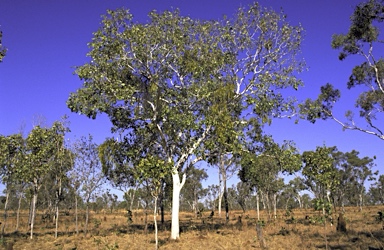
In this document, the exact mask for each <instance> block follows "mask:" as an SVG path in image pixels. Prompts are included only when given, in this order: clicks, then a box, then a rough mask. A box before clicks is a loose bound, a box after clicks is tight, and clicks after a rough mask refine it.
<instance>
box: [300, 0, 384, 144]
mask: <svg viewBox="0 0 384 250" xmlns="http://www.w3.org/2000/svg"><path fill="white" fill-rule="evenodd" d="M383 20H384V2H383V1H380V0H369V1H367V2H364V3H361V4H359V5H357V6H356V8H355V10H354V12H353V14H352V16H351V25H350V27H349V30H348V33H346V34H335V35H333V37H332V48H334V49H339V50H341V52H340V54H339V59H340V60H345V59H346V58H347V57H348V56H352V55H358V56H361V57H362V58H363V62H362V63H361V64H360V65H357V66H355V67H354V68H353V70H352V74H351V75H350V77H349V80H348V82H347V87H348V89H351V88H356V87H359V89H360V88H361V87H362V89H364V90H363V91H361V93H360V95H359V97H358V98H357V100H356V102H355V107H356V108H357V109H358V111H359V116H360V117H361V118H362V119H363V120H365V123H366V126H363V125H360V123H361V121H360V120H361V119H360V120H359V119H356V118H355V116H354V112H353V111H351V110H347V111H346V113H345V117H346V121H342V120H341V119H340V118H338V117H336V116H335V115H334V113H333V109H334V107H335V103H336V102H337V101H338V100H339V99H340V97H341V92H340V90H338V89H336V88H335V87H334V86H333V85H332V84H330V83H327V84H326V85H325V86H323V87H321V93H320V95H319V96H318V98H317V99H316V100H310V99H307V100H306V101H305V103H304V104H302V106H301V109H302V113H303V114H304V116H305V117H306V118H307V119H308V120H310V121H311V122H315V121H316V119H333V120H335V121H336V122H337V123H339V124H340V125H341V126H342V127H343V129H352V130H358V131H362V132H365V133H368V134H371V135H374V136H377V137H379V138H380V139H382V140H384V131H383V128H382V127H381V124H380V121H379V119H380V116H381V114H382V113H383V112H384V60H383V58H382V57H381V56H380V55H375V54H374V48H375V51H377V50H379V49H380V46H381V45H382V44H383V39H382V37H381V36H380V26H381V25H382V22H383Z"/></svg>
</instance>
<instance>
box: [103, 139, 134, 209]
mask: <svg viewBox="0 0 384 250" xmlns="http://www.w3.org/2000/svg"><path fill="white" fill-rule="evenodd" d="M128 145H129V144H128V143H127V142H123V143H121V142H119V141H118V140H114V139H112V138H109V139H107V140H106V141H105V142H104V143H102V144H101V145H100V146H99V148H98V151H99V158H100V161H101V165H102V170H103V173H104V175H105V177H106V179H107V180H108V181H109V182H110V184H111V185H112V187H114V188H116V189H118V190H120V191H122V192H123V193H124V199H126V198H127V199H126V201H127V202H129V203H128V204H127V205H128V209H129V210H130V211H132V206H133V202H134V200H135V195H136V190H137V189H138V187H139V185H140V182H139V180H137V179H136V177H137V174H136V169H135V166H134V162H135V160H136V159H134V158H136V156H130V155H129V154H127V153H129V152H130V151H129V147H127V146H128Z"/></svg>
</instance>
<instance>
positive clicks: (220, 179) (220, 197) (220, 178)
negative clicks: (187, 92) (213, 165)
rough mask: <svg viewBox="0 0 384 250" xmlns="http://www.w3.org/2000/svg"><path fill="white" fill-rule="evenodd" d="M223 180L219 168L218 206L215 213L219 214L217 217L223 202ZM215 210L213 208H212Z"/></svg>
mask: <svg viewBox="0 0 384 250" xmlns="http://www.w3.org/2000/svg"><path fill="white" fill-rule="evenodd" d="M223 194H224V192H223V180H222V175H221V169H220V166H219V200H218V203H219V204H218V205H217V212H218V214H219V217H221V202H222V201H223ZM213 210H215V208H213Z"/></svg>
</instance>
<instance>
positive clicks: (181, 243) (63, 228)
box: [0, 207, 384, 250]
mask: <svg viewBox="0 0 384 250" xmlns="http://www.w3.org/2000/svg"><path fill="white" fill-rule="evenodd" d="M383 208H384V207H365V208H364V209H363V211H362V212H360V211H358V209H357V208H347V209H346V213H345V216H344V217H345V220H346V222H347V233H341V232H338V231H337V230H336V224H337V222H335V224H334V225H331V223H330V222H327V223H326V226H325V227H324V224H322V223H321V222H320V221H319V218H320V217H319V214H318V212H315V211H313V210H310V209H308V210H294V211H292V212H291V213H289V214H287V213H286V211H279V213H278V217H277V219H276V220H273V221H268V219H267V217H268V216H267V215H266V214H265V213H264V212H262V213H261V219H262V220H263V222H264V225H263V228H262V230H263V236H264V239H265V242H266V244H267V246H268V249H278V250H280V249H326V248H328V249H384V248H383V247H384V230H383V225H382V222H380V221H378V220H377V212H378V211H382V210H383ZM209 214H210V213H209V212H206V214H204V215H203V217H202V218H201V219H200V218H199V219H197V218H195V217H194V215H193V214H191V213H181V222H180V229H181V234H180V239H179V240H177V241H171V240H169V235H170V230H169V227H170V221H169V220H170V217H169V215H167V216H166V218H165V219H166V223H165V225H163V228H162V229H160V231H159V244H160V249H172V250H173V249H191V250H192V249H193V250H198V249H209V250H214V249H262V248H261V246H260V241H259V240H258V238H257V234H256V214H255V212H254V211H249V212H246V213H245V214H242V213H241V212H240V211H234V212H231V215H230V221H229V223H225V220H224V219H223V218H220V217H219V216H218V215H215V216H214V217H213V218H212V219H210V218H209ZM133 216H134V218H133V224H132V225H130V226H127V218H126V216H125V212H124V211H116V212H113V213H108V212H106V213H102V212H101V213H98V214H95V213H92V215H91V219H90V224H89V233H88V234H87V235H86V236H85V235H84V233H82V232H80V234H79V235H76V233H75V222H74V216H73V214H70V215H69V216H61V217H60V222H61V223H60V227H59V236H58V238H57V239H55V238H54V224H53V222H52V221H48V222H47V221H45V222H44V221H42V220H41V215H40V216H39V215H38V216H37V218H38V221H37V225H36V227H35V232H36V234H35V237H34V239H33V240H30V239H29V234H28V228H27V226H26V224H27V223H26V217H23V218H22V221H21V225H20V230H19V231H18V232H14V227H15V222H14V219H15V218H14V216H13V214H11V216H10V217H9V219H8V222H7V227H6V235H5V237H4V238H3V239H2V240H1V239H0V241H1V242H0V246H1V247H3V249H7V250H11V249H14V250H16V249H27V250H30V249H40V250H44V249H49V250H56V249H57V250H59V249H63V250H64V249H65V250H75V249H76V250H82V249H84V250H85V249H97V250H112V249H145V250H146V249H154V248H155V241H154V231H153V223H152V219H153V217H152V216H148V220H149V222H151V223H150V224H149V227H148V231H147V233H145V232H144V221H145V220H144V215H143V213H142V212H134V213H133ZM239 216H242V218H241V222H239ZM306 216H307V217H309V218H307V219H305V217H306ZM334 217H337V216H335V215H334ZM335 221H336V220H335ZM83 223H84V222H83V220H82V221H81V223H80V228H82V226H83ZM159 227H161V226H160V225H159Z"/></svg>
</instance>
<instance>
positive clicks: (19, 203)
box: [15, 193, 23, 232]
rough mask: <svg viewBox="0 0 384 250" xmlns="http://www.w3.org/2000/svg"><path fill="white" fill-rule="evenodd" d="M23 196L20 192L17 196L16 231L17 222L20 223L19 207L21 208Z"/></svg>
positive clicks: (17, 228) (17, 227)
mask: <svg viewBox="0 0 384 250" xmlns="http://www.w3.org/2000/svg"><path fill="white" fill-rule="evenodd" d="M22 198H23V195H22V194H21V193H20V196H19V202H18V205H17V214H16V229H15V231H16V232H17V231H18V230H19V224H20V208H21V199H22Z"/></svg>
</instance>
